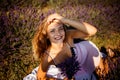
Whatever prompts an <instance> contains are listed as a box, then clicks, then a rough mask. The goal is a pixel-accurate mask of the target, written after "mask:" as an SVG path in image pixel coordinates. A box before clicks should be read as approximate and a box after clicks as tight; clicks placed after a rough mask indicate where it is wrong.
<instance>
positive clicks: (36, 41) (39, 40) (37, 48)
mask: <svg viewBox="0 0 120 80" xmlns="http://www.w3.org/2000/svg"><path fill="white" fill-rule="evenodd" d="M48 26H49V24H48V23H47V18H45V19H44V20H43V21H42V23H41V24H40V25H39V26H38V29H37V31H36V33H35V34H34V37H33V39H32V49H33V57H34V58H35V60H39V59H41V58H42V57H43V55H44V53H45V51H46V50H47V49H48V47H49V46H50V45H51V43H50V41H49V39H48V38H47V27H48ZM64 26H65V25H64V24H63V27H64ZM64 30H65V35H66V29H65V27H64ZM65 40H66V39H65ZM65 40H64V41H65Z"/></svg>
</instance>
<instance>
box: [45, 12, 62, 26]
mask: <svg viewBox="0 0 120 80" xmlns="http://www.w3.org/2000/svg"><path fill="white" fill-rule="evenodd" d="M62 18H63V17H62V16H60V15H59V14H57V13H54V14H51V15H50V16H48V19H47V23H48V24H50V23H52V22H53V21H54V20H59V21H60V20H61V19H62Z"/></svg>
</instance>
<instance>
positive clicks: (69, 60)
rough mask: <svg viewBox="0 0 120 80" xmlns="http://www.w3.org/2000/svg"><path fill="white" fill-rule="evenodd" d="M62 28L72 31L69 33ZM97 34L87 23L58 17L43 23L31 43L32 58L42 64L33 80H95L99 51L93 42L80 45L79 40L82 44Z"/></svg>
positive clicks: (45, 20) (52, 16) (49, 18)
mask: <svg viewBox="0 0 120 80" xmlns="http://www.w3.org/2000/svg"><path fill="white" fill-rule="evenodd" d="M64 25H69V26H72V27H73V28H75V29H70V30H68V29H66V27H65V26H64ZM96 31H97V30H96V28H95V27H94V26H92V25H90V24H88V23H85V22H82V23H80V22H77V21H74V20H70V19H67V18H65V17H63V16H60V15H59V14H57V13H54V14H51V15H50V16H48V17H47V18H46V19H44V20H43V22H42V23H41V24H40V26H39V27H38V30H37V31H36V33H35V35H34V38H33V40H32V45H33V52H34V54H33V55H34V57H35V58H36V59H38V60H40V61H41V62H40V65H39V67H38V68H37V69H35V70H36V71H35V72H36V73H35V74H34V76H35V80H46V79H48V80H56V79H62V80H69V79H75V80H83V79H88V80H89V79H92V80H95V79H96V78H95V77H94V75H93V71H94V70H95V68H96V67H97V66H98V65H99V62H100V54H99V50H98V48H97V47H96V46H95V45H94V44H93V43H92V42H90V41H82V42H80V41H79V39H84V40H85V39H87V38H88V37H89V36H92V35H94V34H95V33H96ZM76 40H77V42H76ZM68 66H69V67H68ZM28 78H29V79H28ZM27 79H28V80H30V76H29V75H28V76H26V77H25V78H24V80H27Z"/></svg>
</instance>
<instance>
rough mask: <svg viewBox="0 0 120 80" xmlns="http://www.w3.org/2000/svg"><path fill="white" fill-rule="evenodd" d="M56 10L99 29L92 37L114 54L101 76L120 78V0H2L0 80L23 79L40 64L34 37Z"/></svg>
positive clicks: (104, 79) (103, 79) (101, 79)
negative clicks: (33, 41) (35, 52)
mask: <svg viewBox="0 0 120 80" xmlns="http://www.w3.org/2000/svg"><path fill="white" fill-rule="evenodd" d="M54 12H57V13H59V14H61V15H62V16H65V17H67V18H70V19H73V20H76V21H85V22H88V23H90V24H92V25H94V26H96V28H97V29H98V32H97V34H96V35H95V36H93V37H91V38H90V40H91V41H93V42H94V43H95V44H96V45H97V46H98V48H99V49H100V48H101V47H103V46H104V47H105V48H106V49H108V48H110V49H111V50H112V51H113V52H114V54H115V56H114V57H112V58H111V57H109V56H108V57H107V60H105V61H104V63H105V65H107V66H108V67H109V70H108V73H106V72H104V71H105V70H104V71H103V72H99V71H98V80H119V79H120V78H119V74H120V65H119V64H120V1H119V0H16V1H14V0H0V80H22V79H23V77H24V76H26V75H27V74H29V73H30V72H31V71H32V69H33V68H35V67H36V66H38V64H39V62H37V61H35V60H34V59H33V56H32V45H31V39H32V38H33V35H34V32H35V30H36V29H37V26H38V25H39V24H40V22H41V21H42V20H43V19H44V18H45V17H46V16H47V15H49V14H51V13H54ZM105 69H106V68H105Z"/></svg>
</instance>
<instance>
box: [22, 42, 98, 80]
mask: <svg viewBox="0 0 120 80" xmlns="http://www.w3.org/2000/svg"><path fill="white" fill-rule="evenodd" d="M74 45H75V47H71V52H72V57H71V58H68V59H66V60H65V61H64V62H62V63H60V64H57V65H56V66H57V67H58V68H60V69H61V70H62V74H64V75H65V76H67V77H68V78H69V79H71V78H72V77H74V78H75V80H96V78H95V76H94V75H93V71H94V70H95V68H96V67H97V66H98V65H99V63H100V52H99V50H98V48H97V47H96V45H95V44H94V43H92V42H91V41H81V40H74ZM35 69H36V68H35ZM33 71H34V70H33ZM33 71H32V72H33ZM36 73H37V69H36ZM34 74H35V73H34ZM35 75H36V74H35ZM28 77H31V75H30V74H29V76H26V77H25V78H24V79H23V80H37V79H27V78H28Z"/></svg>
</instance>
